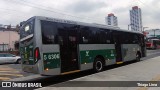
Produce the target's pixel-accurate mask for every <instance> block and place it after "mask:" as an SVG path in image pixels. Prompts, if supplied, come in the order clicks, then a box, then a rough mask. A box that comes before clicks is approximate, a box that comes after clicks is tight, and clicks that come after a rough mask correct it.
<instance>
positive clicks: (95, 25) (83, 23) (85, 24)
mask: <svg viewBox="0 0 160 90" xmlns="http://www.w3.org/2000/svg"><path fill="white" fill-rule="evenodd" d="M34 18H36V19H40V20H48V21H54V22H60V23H68V24H75V25H83V26H90V27H98V28H104V29H112V30H116V31H124V32H130V33H137V34H143V33H142V32H136V31H127V30H124V29H120V28H119V27H115V26H108V25H103V24H97V23H85V22H79V21H72V20H65V19H59V18H50V17H45V16H33V17H31V18H30V19H28V20H31V19H34ZM28 20H27V21H28Z"/></svg>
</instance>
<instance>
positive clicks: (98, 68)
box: [93, 58, 104, 72]
mask: <svg viewBox="0 0 160 90" xmlns="http://www.w3.org/2000/svg"><path fill="white" fill-rule="evenodd" d="M103 68H104V63H103V62H102V60H101V59H100V58H96V59H95V61H94V63H93V69H94V71H95V72H100V71H102V70H103Z"/></svg>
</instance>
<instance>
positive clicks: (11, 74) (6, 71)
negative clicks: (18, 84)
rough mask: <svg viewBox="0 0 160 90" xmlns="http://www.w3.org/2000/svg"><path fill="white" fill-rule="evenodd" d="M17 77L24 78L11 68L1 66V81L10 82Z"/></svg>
mask: <svg viewBox="0 0 160 90" xmlns="http://www.w3.org/2000/svg"><path fill="white" fill-rule="evenodd" d="M16 77H23V75H22V74H21V73H20V71H18V70H16V69H14V68H11V67H9V66H4V65H2V66H0V81H5V80H10V79H13V78H16Z"/></svg>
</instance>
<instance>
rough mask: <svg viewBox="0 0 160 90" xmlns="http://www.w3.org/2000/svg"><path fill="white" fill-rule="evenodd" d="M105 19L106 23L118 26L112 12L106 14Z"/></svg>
mask: <svg viewBox="0 0 160 90" xmlns="http://www.w3.org/2000/svg"><path fill="white" fill-rule="evenodd" d="M105 21H106V24H107V25H111V26H118V20H117V17H116V16H114V14H113V13H110V14H108V16H107V17H106V18H105Z"/></svg>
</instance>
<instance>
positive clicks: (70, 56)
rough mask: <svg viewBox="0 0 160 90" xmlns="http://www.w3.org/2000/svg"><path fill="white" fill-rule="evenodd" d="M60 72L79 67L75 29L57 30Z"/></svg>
mask: <svg viewBox="0 0 160 90" xmlns="http://www.w3.org/2000/svg"><path fill="white" fill-rule="evenodd" d="M59 42H60V56H61V73H64V72H69V71H75V70H78V69H79V64H78V51H77V50H78V49H77V47H78V44H77V31H76V30H64V29H63V30H59Z"/></svg>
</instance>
